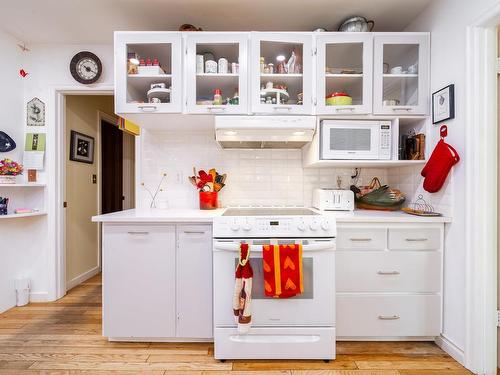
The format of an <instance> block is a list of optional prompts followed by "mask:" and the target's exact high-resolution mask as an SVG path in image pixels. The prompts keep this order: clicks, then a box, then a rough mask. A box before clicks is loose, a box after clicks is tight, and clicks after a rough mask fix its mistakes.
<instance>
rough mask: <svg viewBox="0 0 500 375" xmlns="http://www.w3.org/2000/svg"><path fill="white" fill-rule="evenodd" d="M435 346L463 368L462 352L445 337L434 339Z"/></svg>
mask: <svg viewBox="0 0 500 375" xmlns="http://www.w3.org/2000/svg"><path fill="white" fill-rule="evenodd" d="M436 344H437V346H439V347H440V348H441V349H443V350H444V351H445V352H446V353H448V354H449V355H451V356H452V357H453V359H455V360H456V361H457V362H458V363H460V364H461V365H462V366H465V365H464V363H465V356H464V351H463V350H462V349H460V348H459V347H458V346H456V345H455V344H454V343H453V342H451V341H450V340H449V339H447V338H446V337H445V336H443V335H441V336H439V337H436Z"/></svg>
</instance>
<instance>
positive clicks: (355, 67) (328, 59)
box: [315, 33, 373, 115]
mask: <svg viewBox="0 0 500 375" xmlns="http://www.w3.org/2000/svg"><path fill="white" fill-rule="evenodd" d="M316 48H317V57H316V67H317V69H316V83H317V85H316V100H315V101H316V113H318V114H331V115H350V114H367V113H371V112H372V82H373V76H372V67H373V35H372V34H369V33H319V34H318V35H317V36H316Z"/></svg>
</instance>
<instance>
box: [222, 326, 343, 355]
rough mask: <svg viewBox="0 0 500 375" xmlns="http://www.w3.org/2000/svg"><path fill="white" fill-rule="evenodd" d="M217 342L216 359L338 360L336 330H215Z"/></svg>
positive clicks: (256, 328) (321, 328)
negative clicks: (241, 331) (240, 331)
mask: <svg viewBox="0 0 500 375" xmlns="http://www.w3.org/2000/svg"><path fill="white" fill-rule="evenodd" d="M214 342H215V348H214V356H215V358H216V359H335V328H333V327H311V328H300V327H296V328H279V327H278V328H262V327H252V328H250V331H249V332H248V333H246V334H243V335H240V334H238V331H237V330H236V328H215V331H214ZM271 345H272V350H270V348H271Z"/></svg>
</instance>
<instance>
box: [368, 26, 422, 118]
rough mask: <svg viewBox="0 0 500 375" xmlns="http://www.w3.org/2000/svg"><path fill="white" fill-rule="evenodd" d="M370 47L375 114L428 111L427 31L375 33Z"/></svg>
mask: <svg viewBox="0 0 500 375" xmlns="http://www.w3.org/2000/svg"><path fill="white" fill-rule="evenodd" d="M373 49H374V62H373V76H374V81H373V82H374V84H373V85H374V93H373V112H374V114H392V115H412V114H419V115H425V114H427V113H428V112H429V111H428V107H429V78H430V74H429V69H430V41H429V34H428V33H394V34H392V33H391V34H375V36H374V46H373Z"/></svg>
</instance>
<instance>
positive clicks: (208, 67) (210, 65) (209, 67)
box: [205, 60, 217, 73]
mask: <svg viewBox="0 0 500 375" xmlns="http://www.w3.org/2000/svg"><path fill="white" fill-rule="evenodd" d="M205 73H217V63H216V62H215V61H214V60H207V61H205Z"/></svg>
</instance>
